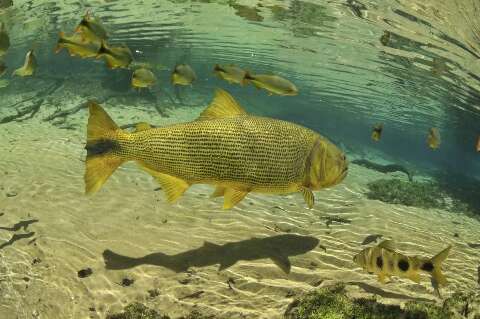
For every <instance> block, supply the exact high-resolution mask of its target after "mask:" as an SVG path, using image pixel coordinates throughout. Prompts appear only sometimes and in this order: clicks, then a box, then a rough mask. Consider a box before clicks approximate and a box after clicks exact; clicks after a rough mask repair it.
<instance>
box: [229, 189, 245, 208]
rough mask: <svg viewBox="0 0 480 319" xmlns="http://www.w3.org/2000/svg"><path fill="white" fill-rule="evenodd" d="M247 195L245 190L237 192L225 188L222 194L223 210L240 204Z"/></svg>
mask: <svg viewBox="0 0 480 319" xmlns="http://www.w3.org/2000/svg"><path fill="white" fill-rule="evenodd" d="M247 194H248V191H246V190H238V189H233V188H227V189H226V190H225V193H224V194H223V196H224V200H223V209H230V208H232V207H234V206H235V205H237V204H238V203H240V202H241V201H242V199H243V198H244V197H245V196H246V195H247Z"/></svg>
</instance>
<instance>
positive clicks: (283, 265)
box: [270, 255, 292, 274]
mask: <svg viewBox="0 0 480 319" xmlns="http://www.w3.org/2000/svg"><path fill="white" fill-rule="evenodd" d="M270 259H271V260H272V261H273V262H274V263H275V265H277V266H278V268H280V269H281V270H282V271H283V272H284V273H286V274H289V273H290V269H291V268H292V265H291V264H290V260H289V259H288V256H285V255H276V256H270Z"/></svg>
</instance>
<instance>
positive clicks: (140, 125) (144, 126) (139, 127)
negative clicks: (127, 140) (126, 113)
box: [135, 122, 152, 132]
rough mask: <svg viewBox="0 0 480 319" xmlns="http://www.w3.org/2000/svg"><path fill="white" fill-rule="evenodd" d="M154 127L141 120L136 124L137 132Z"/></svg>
mask: <svg viewBox="0 0 480 319" xmlns="http://www.w3.org/2000/svg"><path fill="white" fill-rule="evenodd" d="M151 128H152V127H151V126H150V124H148V123H147V122H140V123H137V124H136V125H135V132H141V131H146V130H149V129H151Z"/></svg>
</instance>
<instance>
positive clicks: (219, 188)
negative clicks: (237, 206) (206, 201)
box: [210, 186, 226, 198]
mask: <svg viewBox="0 0 480 319" xmlns="http://www.w3.org/2000/svg"><path fill="white" fill-rule="evenodd" d="M225 190H226V187H223V186H217V187H215V190H214V191H213V193H212V195H210V198H216V197H220V196H223V195H224V194H225Z"/></svg>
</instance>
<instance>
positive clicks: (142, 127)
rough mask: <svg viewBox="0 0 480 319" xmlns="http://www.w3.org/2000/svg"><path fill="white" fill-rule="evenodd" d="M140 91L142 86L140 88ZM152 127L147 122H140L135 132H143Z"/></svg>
mask: <svg viewBox="0 0 480 319" xmlns="http://www.w3.org/2000/svg"><path fill="white" fill-rule="evenodd" d="M138 90H139V91H140V88H138ZM151 128H152V127H151V126H150V124H148V123H147V122H140V123H137V124H136V125H135V132H141V131H146V130H149V129H151Z"/></svg>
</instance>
